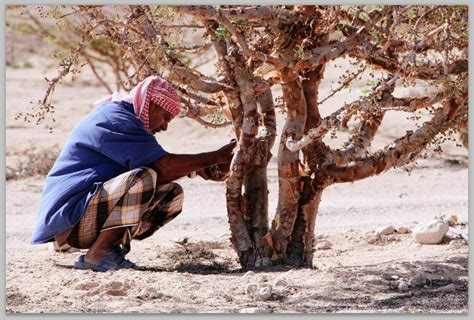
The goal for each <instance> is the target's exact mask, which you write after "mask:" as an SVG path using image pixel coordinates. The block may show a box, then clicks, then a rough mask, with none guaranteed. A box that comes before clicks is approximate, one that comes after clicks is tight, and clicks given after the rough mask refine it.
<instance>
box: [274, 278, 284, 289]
mask: <svg viewBox="0 0 474 320" xmlns="http://www.w3.org/2000/svg"><path fill="white" fill-rule="evenodd" d="M273 286H274V287H286V286H288V282H287V281H286V280H285V279H278V278H277V279H275V281H274V282H273Z"/></svg>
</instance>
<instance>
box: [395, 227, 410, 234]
mask: <svg viewBox="0 0 474 320" xmlns="http://www.w3.org/2000/svg"><path fill="white" fill-rule="evenodd" d="M397 231H398V233H401V234H407V233H411V229H410V228H408V227H400V228H398V229H397Z"/></svg>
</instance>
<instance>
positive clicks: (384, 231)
mask: <svg viewBox="0 0 474 320" xmlns="http://www.w3.org/2000/svg"><path fill="white" fill-rule="evenodd" d="M394 232H395V229H394V228H393V227H392V226H385V227H380V228H378V229H377V230H375V232H374V235H375V236H380V235H385V236H387V235H389V234H392V233H394Z"/></svg>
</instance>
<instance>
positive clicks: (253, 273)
mask: <svg viewBox="0 0 474 320" xmlns="http://www.w3.org/2000/svg"><path fill="white" fill-rule="evenodd" d="M253 275H255V272H253V271H247V272H246V273H245V274H244V275H243V276H242V277H243V278H248V277H250V276H253Z"/></svg>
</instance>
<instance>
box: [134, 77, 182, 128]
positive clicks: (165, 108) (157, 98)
mask: <svg viewBox="0 0 474 320" xmlns="http://www.w3.org/2000/svg"><path fill="white" fill-rule="evenodd" d="M130 93H131V95H132V96H133V97H134V99H133V105H134V107H135V113H136V114H137V115H138V117H139V118H140V120H141V121H142V122H143V126H144V127H145V130H147V131H148V132H150V133H152V134H154V133H156V132H158V131H162V130H166V129H167V128H168V123H169V122H170V121H171V119H173V118H174V117H175V116H177V115H178V114H179V112H180V110H181V101H180V98H179V96H178V94H177V93H176V90H175V89H174V88H173V86H172V85H171V84H170V83H169V82H168V81H166V80H165V79H162V78H160V77H158V76H150V77H148V78H146V79H145V80H143V81H142V82H140V83H139V84H138V85H137V86H136V87H135V88H134V89H133V90H132V91H131V92H130Z"/></svg>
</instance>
